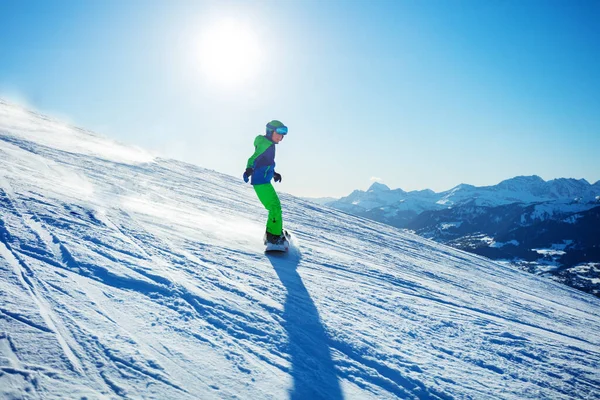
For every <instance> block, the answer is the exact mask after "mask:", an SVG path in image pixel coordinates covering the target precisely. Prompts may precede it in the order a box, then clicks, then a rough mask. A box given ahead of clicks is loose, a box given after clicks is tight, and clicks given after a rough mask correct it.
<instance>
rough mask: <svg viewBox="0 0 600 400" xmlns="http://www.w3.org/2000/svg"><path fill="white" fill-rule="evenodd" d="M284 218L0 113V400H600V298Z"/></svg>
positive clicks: (140, 156) (370, 235)
mask: <svg viewBox="0 0 600 400" xmlns="http://www.w3.org/2000/svg"><path fill="white" fill-rule="evenodd" d="M232 162H234V161H232ZM281 198H282V203H283V207H284V217H285V221H286V225H287V227H288V228H289V229H291V230H292V231H293V232H294V234H295V238H296V242H295V243H294V248H293V249H292V251H291V252H290V254H287V255H285V256H281V257H274V256H268V257H267V256H266V255H265V254H264V253H263V251H262V250H263V245H262V235H263V231H264V220H265V218H266V211H265V210H263V209H262V208H261V206H260V204H259V202H258V200H257V199H256V198H255V195H254V192H253V190H252V189H251V188H250V186H248V185H244V184H243V182H241V179H240V178H238V177H230V176H225V175H222V174H219V173H216V172H212V171H208V170H205V169H202V168H198V167H194V166H191V165H188V164H184V163H181V162H177V161H173V160H165V159H157V158H152V157H151V156H149V155H147V154H146V153H145V152H143V151H142V150H138V149H131V148H127V147H125V146H122V145H119V144H116V143H112V142H110V141H108V140H104V139H102V138H99V137H97V136H93V135H89V134H87V133H85V132H83V131H80V130H78V129H76V128H73V127H70V126H68V125H65V124H61V123H60V122H58V121H52V120H48V119H47V118H45V117H43V116H40V115H37V114H35V113H29V112H27V111H25V110H22V109H20V108H18V107H15V106H12V105H9V104H6V103H3V102H0V398H2V399H13V398H15V399H21V398H23V399H38V398H41V399H70V398H73V399H82V398H86V399H113V398H139V399H142V398H143V399H287V398H290V399H334V400H335V399H526V398H531V399H540V398H548V399H578V398H581V399H597V398H600V372H599V371H600V338H599V337H598V332H599V331H600V307H599V306H600V300H599V299H598V298H595V297H593V296H591V295H586V294H583V293H580V292H578V291H576V290H573V289H569V288H567V287H565V286H563V285H560V284H557V283H553V282H551V281H548V280H545V279H541V278H537V277H535V276H533V275H530V274H527V273H525V272H520V271H518V270H515V269H511V268H509V267H505V266H502V265H499V264H496V263H494V262H491V261H489V260H487V259H484V258H481V257H477V256H474V255H470V254H467V253H464V252H461V251H457V250H454V249H451V248H449V247H445V246H443V245H439V244H436V243H434V242H431V241H428V240H425V239H423V238H420V237H418V236H415V235H411V234H407V233H404V232H401V231H399V230H396V229H393V228H391V227H389V226H385V225H381V224H377V223H375V222H372V221H368V220H365V219H360V218H356V217H353V216H350V215H347V214H344V213H341V212H338V211H335V210H332V209H327V208H322V207H320V206H318V205H315V204H312V203H309V202H306V201H303V200H300V199H297V198H294V197H292V196H289V195H285V194H284V195H282V196H281Z"/></svg>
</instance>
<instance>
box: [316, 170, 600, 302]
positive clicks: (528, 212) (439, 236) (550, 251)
mask: <svg viewBox="0 0 600 400" xmlns="http://www.w3.org/2000/svg"><path fill="white" fill-rule="evenodd" d="M324 203H325V204H326V205H328V206H331V207H333V208H336V209H339V210H342V211H345V212H348V213H350V214H353V215H358V216H362V217H365V218H369V219H372V220H375V221H379V222H383V223H385V224H388V225H392V226H395V227H398V228H404V229H408V230H411V231H413V232H415V233H417V234H419V235H421V236H423V237H426V238H429V239H433V240H435V241H437V242H440V243H445V244H449V245H451V246H453V247H456V248H459V249H462V250H466V251H469V252H472V253H476V254H480V255H485V256H486V257H490V258H492V259H495V260H501V261H504V262H510V263H513V264H515V265H518V266H519V267H521V268H523V269H526V270H527V271H530V272H534V273H538V274H544V275H548V276H550V277H551V278H552V279H556V280H559V281H561V282H564V283H566V284H568V285H570V286H573V287H577V288H579V289H582V290H584V291H587V292H590V293H594V294H596V295H600V181H598V182H596V183H594V184H590V183H589V182H588V181H586V180H585V179H566V178H561V179H554V180H550V181H545V180H543V179H542V178H540V177H539V176H535V175H534V176H518V177H515V178H512V179H507V180H504V181H502V182H500V183H499V184H497V185H493V186H483V187H476V186H472V185H467V184H461V185H458V186H456V187H454V188H452V189H451V190H448V191H444V192H440V193H436V192H434V191H432V190H420V191H411V192H405V191H404V190H402V189H395V190H391V189H390V188H389V187H388V186H386V185H384V184H381V183H374V184H372V185H371V187H370V188H369V189H368V190H367V191H366V192H365V191H361V190H355V191H354V192H352V193H351V194H350V195H349V196H346V197H343V198H341V199H338V200H334V201H327V202H324Z"/></svg>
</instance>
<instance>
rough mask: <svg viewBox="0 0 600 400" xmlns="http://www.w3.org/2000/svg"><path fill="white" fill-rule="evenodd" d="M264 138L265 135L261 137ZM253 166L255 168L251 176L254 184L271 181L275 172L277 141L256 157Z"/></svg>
mask: <svg viewBox="0 0 600 400" xmlns="http://www.w3.org/2000/svg"><path fill="white" fill-rule="evenodd" d="M257 139H258V138H257ZM263 139H264V137H261V139H259V140H263ZM269 141H270V140H269ZM252 168H254V173H253V174H252V177H251V183H252V184H253V185H263V184H265V183H270V182H271V179H273V174H275V143H272V144H271V146H269V147H267V148H266V149H265V151H264V152H263V153H262V154H260V155H259V156H258V157H256V159H255V160H254V164H253V166H252Z"/></svg>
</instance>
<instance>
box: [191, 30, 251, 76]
mask: <svg viewBox="0 0 600 400" xmlns="http://www.w3.org/2000/svg"><path fill="white" fill-rule="evenodd" d="M199 58H200V67H201V70H202V73H203V75H204V76H205V78H206V79H207V80H208V81H209V82H211V83H216V84H218V85H219V86H229V87H236V86H239V85H241V84H244V83H247V82H249V81H251V80H252V79H253V78H255V77H256V75H257V74H258V72H259V69H260V63H261V60H262V54H261V46H260V44H259V40H258V37H257V35H256V33H255V32H254V31H253V30H252V28H251V27H249V26H248V25H246V24H244V23H242V22H241V21H237V20H234V19H223V20H220V21H218V22H215V23H213V24H212V25H210V26H207V27H206V29H205V30H204V32H202V36H201V41H200V54H199Z"/></svg>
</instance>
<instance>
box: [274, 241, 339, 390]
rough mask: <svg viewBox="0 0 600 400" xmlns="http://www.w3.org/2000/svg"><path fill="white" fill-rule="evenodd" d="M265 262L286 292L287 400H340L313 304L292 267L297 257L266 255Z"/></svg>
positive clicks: (284, 321)
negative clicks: (289, 385)
mask: <svg viewBox="0 0 600 400" xmlns="http://www.w3.org/2000/svg"><path fill="white" fill-rule="evenodd" d="M268 258H269V261H271V264H272V265H273V269H275V272H276V273H277V276H279V279H280V280H281V283H282V284H283V286H284V287H285V289H286V290H287V296H286V300H285V306H284V311H283V326H284V328H285V330H286V331H287V334H288V341H289V354H290V356H291V362H292V371H291V375H292V378H293V379H294V386H293V388H292V389H291V391H290V400H305V399H310V400H316V399H327V400H343V398H344V397H343V395H342V390H341V388H340V383H339V381H338V377H337V374H336V371H335V366H334V364H333V360H332V358H331V351H330V349H329V344H328V343H329V338H328V337H327V333H326V332H325V328H324V327H323V324H322V323H321V318H320V317H319V312H318V311H317V307H316V306H315V303H314V302H313V301H312V299H311V298H310V294H309V293H308V290H306V287H305V286H304V283H303V282H302V278H301V277H300V275H299V274H298V271H297V270H296V268H297V267H298V264H299V263H300V255H299V254H296V253H295V252H292V251H291V250H290V254H285V255H269V256H268Z"/></svg>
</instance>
